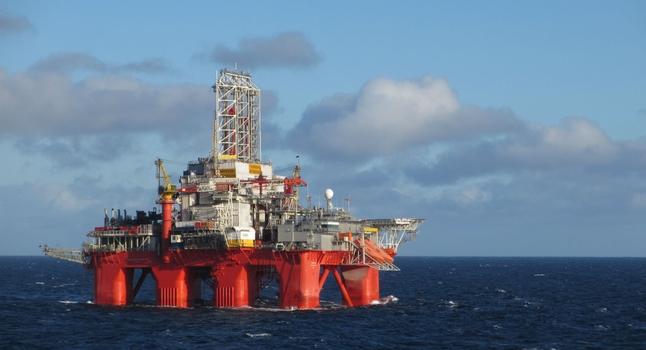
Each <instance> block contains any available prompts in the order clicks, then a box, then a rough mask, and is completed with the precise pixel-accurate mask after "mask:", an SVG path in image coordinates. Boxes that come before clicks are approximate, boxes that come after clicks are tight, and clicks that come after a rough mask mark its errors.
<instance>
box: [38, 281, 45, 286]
mask: <svg viewBox="0 0 646 350" xmlns="http://www.w3.org/2000/svg"><path fill="white" fill-rule="evenodd" d="M36 284H39V285H41V286H42V285H43V284H45V282H36Z"/></svg>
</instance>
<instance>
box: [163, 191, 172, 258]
mask: <svg viewBox="0 0 646 350" xmlns="http://www.w3.org/2000/svg"><path fill="white" fill-rule="evenodd" d="M173 204H175V201H173V200H172V198H171V199H163V200H162V201H161V206H162V229H161V255H162V259H163V261H164V262H165V263H168V262H170V251H169V247H170V231H171V229H172V227H173Z"/></svg>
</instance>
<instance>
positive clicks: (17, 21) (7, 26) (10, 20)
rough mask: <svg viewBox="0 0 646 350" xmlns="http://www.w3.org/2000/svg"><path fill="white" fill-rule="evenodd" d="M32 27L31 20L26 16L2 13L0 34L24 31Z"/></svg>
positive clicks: (0, 15) (0, 16)
mask: <svg viewBox="0 0 646 350" xmlns="http://www.w3.org/2000/svg"><path fill="white" fill-rule="evenodd" d="M32 28H33V26H32V24H31V22H30V21H29V19H27V18H26V17H22V16H9V15H6V14H0V35H2V34H9V33H19V32H24V31H28V30H30V29H32Z"/></svg>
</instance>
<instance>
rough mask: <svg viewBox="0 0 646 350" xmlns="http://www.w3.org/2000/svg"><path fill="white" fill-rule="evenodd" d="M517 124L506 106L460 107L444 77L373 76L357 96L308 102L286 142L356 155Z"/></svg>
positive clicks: (326, 154)
mask: <svg viewBox="0 0 646 350" xmlns="http://www.w3.org/2000/svg"><path fill="white" fill-rule="evenodd" d="M519 125H521V123H520V122H519V121H518V120H517V119H516V118H515V117H514V116H513V115H512V113H510V112H509V111H508V110H492V109H488V110H487V109H480V108H475V107H465V106H461V105H460V103H459V102H458V99H457V96H456V95H455V93H454V92H453V91H452V90H451V88H450V87H449V85H448V83H447V82H446V81H445V80H443V79H436V78H433V77H428V76H427V77H423V78H422V79H420V80H402V81H397V80H389V79H376V80H373V81H370V82H368V83H367V84H365V85H364V86H363V87H362V89H361V90H360V91H359V92H358V93H357V94H356V95H335V96H332V97H329V98H326V99H323V100H322V101H321V102H320V103H319V104H315V105H312V106H310V107H309V108H308V110H307V111H306V112H305V113H304V115H303V118H302V119H301V121H300V122H299V123H298V124H297V125H296V126H295V127H294V128H293V129H292V130H291V131H290V132H289V133H288V141H289V142H290V143H291V145H292V146H293V148H295V149H299V150H306V151H309V152H310V153H312V154H314V155H316V156H318V157H321V158H331V157H337V158H344V157H345V158H360V157H374V156H380V155H384V154H392V153H395V152H401V151H404V150H406V149H409V148H411V147H415V146H420V145H428V144H431V143H434V142H442V141H455V140H461V139H469V138H478V137H481V136H486V135H495V134H498V133H504V132H508V131H510V130H514V129H515V128H517V127H518V126H519Z"/></svg>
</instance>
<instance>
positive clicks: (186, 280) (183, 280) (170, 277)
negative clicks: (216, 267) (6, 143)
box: [152, 266, 193, 307]
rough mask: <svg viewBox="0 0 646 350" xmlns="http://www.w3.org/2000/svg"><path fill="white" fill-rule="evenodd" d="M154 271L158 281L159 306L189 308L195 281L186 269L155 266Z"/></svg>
mask: <svg viewBox="0 0 646 350" xmlns="http://www.w3.org/2000/svg"><path fill="white" fill-rule="evenodd" d="M152 270H153V276H155V281H157V305H158V306H168V307H188V306H189V304H190V303H189V295H191V289H192V287H193V281H192V279H191V277H192V276H191V275H190V274H189V273H187V271H186V268H183V267H175V266H174V267H168V266H161V267H160V266H153V268H152Z"/></svg>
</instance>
